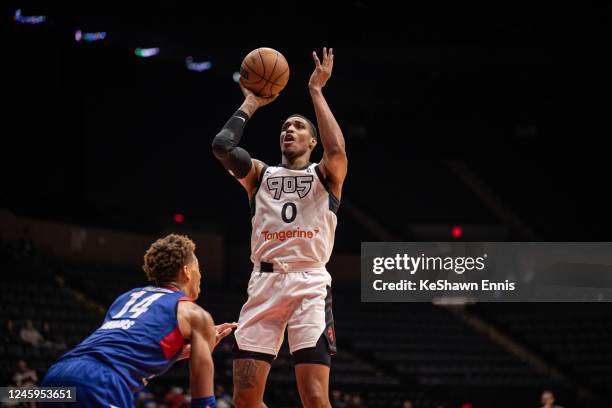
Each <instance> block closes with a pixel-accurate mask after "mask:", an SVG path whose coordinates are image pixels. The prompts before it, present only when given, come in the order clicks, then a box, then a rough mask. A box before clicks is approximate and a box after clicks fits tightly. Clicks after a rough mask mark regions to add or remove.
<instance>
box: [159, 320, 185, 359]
mask: <svg viewBox="0 0 612 408" xmlns="http://www.w3.org/2000/svg"><path fill="white" fill-rule="evenodd" d="M183 344H185V339H183V335H182V334H181V331H180V330H179V328H178V326H177V327H176V328H175V329H174V330H172V331H171V332H170V333H168V335H167V336H166V337H164V338H163V339H162V340H161V341H160V342H159V347H160V348H161V349H162V351H163V353H164V357H166V360H170V359H171V358H172V357H173V356H174V355H175V354H176V353H178V352H179V351H180V350H182V349H183Z"/></svg>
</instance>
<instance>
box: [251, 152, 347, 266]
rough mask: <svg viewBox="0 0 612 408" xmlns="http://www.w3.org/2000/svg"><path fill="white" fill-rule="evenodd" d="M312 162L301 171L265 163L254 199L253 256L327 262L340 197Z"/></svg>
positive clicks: (256, 259)
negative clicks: (325, 181)
mask: <svg viewBox="0 0 612 408" xmlns="http://www.w3.org/2000/svg"><path fill="white" fill-rule="evenodd" d="M317 166H318V165H317V164H315V163H312V164H309V165H308V166H307V167H305V168H303V169H299V170H291V169H287V168H285V167H273V166H270V167H264V168H263V169H262V170H261V173H262V174H261V175H260V180H261V181H260V184H259V188H258V190H257V192H256V193H255V195H254V197H253V198H252V199H251V215H252V218H251V224H252V227H253V231H252V233H251V261H252V262H253V263H258V262H275V261H278V262H287V263H291V262H322V263H327V261H328V260H329V257H330V256H331V252H332V249H333V246H334V236H335V233H336V224H337V218H336V212H337V210H338V206H339V204H340V202H339V201H338V199H337V198H336V197H335V196H334V195H333V194H332V193H331V192H329V191H328V190H327V186H326V185H325V184H324V183H323V177H322V175H321V173H320V172H319V169H318V168H317Z"/></svg>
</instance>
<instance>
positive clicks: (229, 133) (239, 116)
mask: <svg viewBox="0 0 612 408" xmlns="http://www.w3.org/2000/svg"><path fill="white" fill-rule="evenodd" d="M240 88H241V89H242V93H243V94H244V102H243V103H242V105H241V106H240V108H239V109H238V110H237V111H236V113H234V114H233V115H232V117H231V118H230V119H229V120H228V121H227V123H226V124H225V125H224V126H223V128H222V129H221V131H220V132H219V133H217V135H216V136H215V138H214V139H213V142H212V150H213V153H214V155H215V156H216V157H217V159H219V161H220V162H221V164H223V167H225V168H226V169H227V170H228V171H229V172H230V174H232V175H233V176H234V177H236V178H237V179H238V181H239V182H240V184H242V186H243V187H244V188H245V189H246V190H247V192H248V193H249V198H250V196H251V193H252V192H253V191H254V189H255V188H257V178H258V175H259V170H261V168H262V167H263V163H262V162H261V161H259V160H255V159H251V156H250V155H249V153H248V152H247V151H246V150H244V149H243V148H241V147H239V146H238V143H240V139H241V138H242V132H243V131H244V127H245V125H246V123H247V121H248V120H249V119H250V118H251V117H252V116H253V114H254V113H255V111H256V110H257V109H259V108H260V107H262V106H264V105H267V104H269V103H270V102H272V101H274V100H275V99H276V98H277V97H278V95H275V96H271V97H269V98H265V97H260V96H257V95H255V94H254V93H253V92H251V91H250V90H248V89H246V88H245V87H244V86H242V84H240Z"/></svg>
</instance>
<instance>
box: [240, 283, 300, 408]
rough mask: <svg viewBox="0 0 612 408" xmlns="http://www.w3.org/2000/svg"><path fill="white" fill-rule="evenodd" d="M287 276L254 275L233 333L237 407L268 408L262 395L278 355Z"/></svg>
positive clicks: (284, 319) (285, 319)
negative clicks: (234, 339) (284, 283)
mask: <svg viewBox="0 0 612 408" xmlns="http://www.w3.org/2000/svg"><path fill="white" fill-rule="evenodd" d="M284 281H285V279H284V276H281V275H280V274H278V273H267V272H263V273H262V272H253V273H252V274H251V279H250V281H249V286H248V289H247V293H248V295H249V298H248V300H247V302H246V303H245V304H244V306H243V307H242V310H241V311H240V317H239V318H238V328H237V329H236V331H235V332H234V336H235V338H236V346H235V349H234V352H235V359H234V364H233V377H234V378H233V380H234V404H235V406H236V408H260V407H265V406H266V405H265V404H264V403H263V395H264V390H265V387H266V380H267V378H268V373H269V372H270V366H271V365H272V361H273V360H274V358H275V357H276V355H277V354H278V350H279V349H280V346H281V344H282V343H283V337H284V335H285V327H286V326H287V315H288V312H287V310H288V307H286V305H285V303H286V299H285V298H284V297H285V296H284V294H285V293H287V292H286V291H285V290H284V287H283V282H284Z"/></svg>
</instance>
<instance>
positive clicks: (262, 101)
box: [240, 78, 278, 113]
mask: <svg viewBox="0 0 612 408" xmlns="http://www.w3.org/2000/svg"><path fill="white" fill-rule="evenodd" d="M240 89H241V90H242V94H243V95H244V99H245V101H246V102H251V103H253V104H255V107H256V108H261V107H262V106H265V105H267V104H269V103H272V102H274V101H275V100H276V98H278V94H276V95H272V96H269V97H265V96H257V95H255V93H254V92H253V91H251V90H250V89H247V88H246V87H245V86H244V85H243V84H242V78H240ZM247 113H248V112H247Z"/></svg>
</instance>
